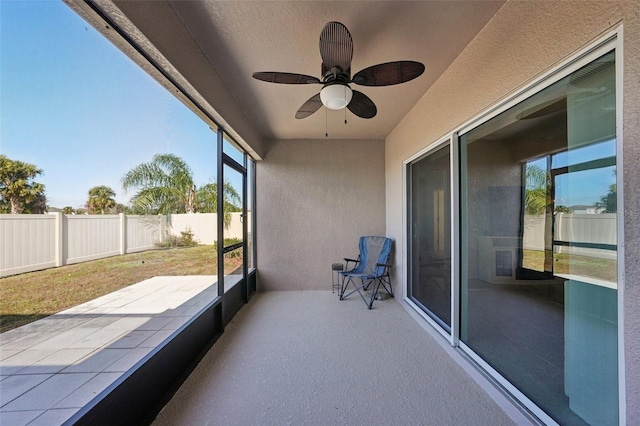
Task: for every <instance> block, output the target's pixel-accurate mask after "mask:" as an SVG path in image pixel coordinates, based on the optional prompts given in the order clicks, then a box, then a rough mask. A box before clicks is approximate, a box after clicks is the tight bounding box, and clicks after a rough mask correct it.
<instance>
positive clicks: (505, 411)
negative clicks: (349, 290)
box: [153, 291, 532, 426]
mask: <svg viewBox="0 0 640 426" xmlns="http://www.w3.org/2000/svg"><path fill="white" fill-rule="evenodd" d="M414 315H415V314H414V313H413V311H410V310H408V309H407V308H406V307H405V306H404V302H400V303H398V301H397V300H395V299H387V300H380V301H376V302H375V304H374V306H373V309H372V310H368V309H366V307H365V304H364V303H362V300H361V299H360V298H359V297H358V295H357V294H354V295H352V296H351V297H349V298H348V299H346V300H343V301H340V300H338V295H337V293H331V292H330V291H285V292H265V293H257V294H256V295H255V296H254V297H253V298H252V299H251V300H250V302H249V303H248V305H246V306H245V307H243V308H242V309H241V310H240V312H238V314H237V315H236V316H235V317H234V318H233V319H232V320H231V322H230V323H229V324H228V325H227V326H226V327H225V332H224V334H223V335H222V336H221V337H220V339H218V341H217V342H216V344H215V345H214V346H213V347H212V348H211V350H210V351H209V352H208V353H207V354H206V355H205V356H204V358H203V359H202V360H201V361H200V363H199V364H198V366H197V367H196V368H195V370H194V371H193V372H192V374H191V375H190V376H189V377H188V378H187V380H186V381H185V382H184V383H183V384H182V386H181V387H180V389H179V390H178V391H177V392H176V394H175V395H174V397H173V398H172V399H171V400H170V401H169V403H168V404H167V405H166V406H165V407H164V409H163V410H162V411H161V412H160V413H159V415H158V416H157V417H156V420H155V422H154V423H153V424H154V425H155V426H164V425H167V426H168V425H217V424H221V425H302V424H305V425H410V424H414V425H491V426H496V425H511V424H518V425H526V424H532V421H531V418H529V417H528V416H526V415H525V414H524V413H523V412H522V411H520V410H519V408H518V407H517V406H515V405H514V404H513V403H512V402H511V401H510V400H509V399H508V398H507V397H506V396H505V395H504V394H502V393H500V392H499V391H498V390H497V389H496V388H495V387H494V386H493V385H491V384H490V383H489V380H488V379H487V378H486V377H485V376H484V375H482V374H481V373H480V372H479V371H478V370H477V369H475V368H474V367H473V366H472V365H471V364H470V363H469V361H467V360H466V359H465V358H464V357H462V356H461V354H460V353H459V352H458V351H456V350H454V349H453V348H452V347H451V346H450V345H449V344H448V342H447V341H446V340H445V339H444V338H443V337H442V336H440V335H439V334H438V333H437V332H435V330H434V329H432V328H430V327H429V326H426V325H425V324H424V320H422V319H419V318H416V317H415V316H414Z"/></svg>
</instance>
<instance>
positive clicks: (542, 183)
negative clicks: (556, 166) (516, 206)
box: [524, 164, 547, 215]
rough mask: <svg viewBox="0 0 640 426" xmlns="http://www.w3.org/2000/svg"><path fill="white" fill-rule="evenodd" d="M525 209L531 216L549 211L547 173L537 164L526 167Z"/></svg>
mask: <svg viewBox="0 0 640 426" xmlns="http://www.w3.org/2000/svg"><path fill="white" fill-rule="evenodd" d="M524 209H525V213H526V214H530V215H541V214H544V213H545V212H546V211H547V172H546V171H545V170H543V169H541V168H540V167H538V166H536V165H535V164H527V166H526V171H525V200H524Z"/></svg>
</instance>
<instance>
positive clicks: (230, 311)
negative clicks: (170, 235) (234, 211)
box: [216, 128, 250, 325]
mask: <svg viewBox="0 0 640 426" xmlns="http://www.w3.org/2000/svg"><path fill="white" fill-rule="evenodd" d="M225 137H227V138H229V139H231V138H230V136H229V135H227V134H226V133H225V132H224V130H223V129H222V128H218V132H217V151H218V152H217V154H218V167H217V171H218V173H217V187H218V193H217V204H218V209H217V210H218V215H217V222H218V223H217V237H216V238H217V243H218V245H217V247H218V250H217V265H218V296H219V297H220V298H221V299H222V320H223V324H224V325H226V324H227V323H228V322H229V321H230V320H231V318H232V317H233V315H234V314H235V313H236V312H237V311H238V310H239V309H240V308H241V307H242V305H243V304H245V303H247V302H248V301H249V296H250V295H249V289H248V280H247V276H248V268H247V261H246V258H245V256H246V253H247V233H248V224H247V220H246V218H247V209H248V206H247V188H248V184H247V153H246V152H244V151H243V152H242V159H243V160H242V161H243V164H240V163H238V162H237V161H236V160H235V159H233V158H232V157H231V156H229V155H228V154H226V153H225V152H224V143H225ZM231 140H232V139H231ZM225 166H226V167H229V168H231V169H232V170H234V171H236V172H238V173H240V174H241V175H242V194H241V197H242V200H241V201H242V218H243V220H242V242H241V243H238V244H234V245H231V246H229V247H225V246H224V231H225V227H224V179H225V173H224V168H225ZM238 248H242V256H243V260H242V279H241V280H240V282H238V283H237V284H236V285H235V286H234V288H235V289H236V291H229V292H228V293H225V289H224V287H225V285H224V284H225V271H224V255H225V254H226V253H227V252H230V251H233V250H237V249H238ZM238 289H239V290H240V291H239V292H238V291H237V290H238ZM230 290H231V289H230Z"/></svg>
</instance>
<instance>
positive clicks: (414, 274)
mask: <svg viewBox="0 0 640 426" xmlns="http://www.w3.org/2000/svg"><path fill="white" fill-rule="evenodd" d="M450 174H451V173H450V149H449V146H448V145H447V146H445V147H443V148H440V149H438V150H436V151H434V152H431V153H429V154H427V155H426V156H424V157H422V158H420V159H418V160H416V161H415V162H413V163H411V164H410V165H409V187H410V189H409V191H410V194H409V197H410V210H411V222H410V226H411V229H410V232H411V234H410V235H411V241H410V256H409V258H410V275H409V286H408V292H409V297H410V298H411V300H413V302H415V303H416V304H418V305H419V306H420V307H421V308H422V309H423V310H424V311H425V312H426V313H427V314H429V315H430V316H431V317H432V318H433V319H434V320H436V321H437V322H438V323H440V325H441V326H442V327H444V328H445V329H447V330H448V331H450V327H451V203H450V201H451V193H450Z"/></svg>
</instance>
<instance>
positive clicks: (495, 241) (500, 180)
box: [459, 52, 618, 425]
mask: <svg viewBox="0 0 640 426" xmlns="http://www.w3.org/2000/svg"><path fill="white" fill-rule="evenodd" d="M615 92H616V90H615V54H614V52H611V53H608V54H606V55H604V56H601V57H599V58H597V59H595V60H594V61H593V62H591V63H589V64H587V65H586V66H584V67H582V68H580V69H578V70H577V71H575V72H573V73H572V74H570V75H568V76H567V77H565V78H563V79H561V80H560V81H557V82H556V83H554V84H552V85H550V86H548V87H547V88H545V89H544V90H542V91H540V92H538V93H537V94H535V95H534V96H532V97H529V98H528V99H526V100H524V101H523V102H521V103H519V104H517V105H515V106H514V107H512V108H510V109H508V110H506V111H504V112H503V113H501V114H499V115H497V116H495V117H494V118H492V119H491V120H489V121H486V122H484V123H483V124H481V125H479V126H478V127H476V128H474V129H472V130H470V131H469V132H466V133H464V134H462V135H461V136H460V153H461V193H462V194H463V196H462V197H461V200H460V202H461V230H462V232H461V252H462V268H461V283H460V284H461V295H460V296H461V324H460V330H459V333H460V340H461V342H462V343H463V345H465V346H466V347H468V348H469V349H470V350H472V351H473V352H474V353H475V354H476V355H477V356H479V357H480V358H481V359H482V361H483V362H486V364H487V365H488V366H489V367H490V368H491V369H493V370H494V371H495V372H497V373H498V374H499V375H500V376H502V377H503V378H505V379H506V380H507V381H508V383H509V384H510V385H513V386H514V387H515V388H516V389H517V391H518V392H521V393H522V394H523V395H524V396H525V397H526V398H528V399H529V400H530V401H532V402H534V403H535V405H537V406H538V407H540V408H542V410H543V411H544V412H545V413H546V414H548V415H549V416H550V417H551V418H552V419H553V420H555V421H557V422H558V423H560V424H572V425H584V424H598V425H615V424H617V423H618V362H617V361H618V352H617V349H618V339H617V336H618V334H617V333H618V322H617V318H618V312H617V306H618V284H617V239H616V236H617V214H616V212H617V181H616V164H617V163H616V145H617V138H616V96H615Z"/></svg>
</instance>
